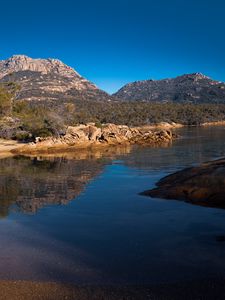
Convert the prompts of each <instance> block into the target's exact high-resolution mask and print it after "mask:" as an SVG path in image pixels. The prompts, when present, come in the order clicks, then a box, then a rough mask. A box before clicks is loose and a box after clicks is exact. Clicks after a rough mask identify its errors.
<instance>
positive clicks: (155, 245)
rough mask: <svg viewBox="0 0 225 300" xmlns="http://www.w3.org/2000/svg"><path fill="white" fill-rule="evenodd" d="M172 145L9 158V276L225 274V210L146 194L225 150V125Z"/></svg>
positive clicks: (4, 174)
mask: <svg viewBox="0 0 225 300" xmlns="http://www.w3.org/2000/svg"><path fill="white" fill-rule="evenodd" d="M179 133H180V134H181V135H182V137H183V138H182V139H179V140H177V141H176V142H174V144H173V146H172V147H168V148H140V147H137V148H133V149H130V148H118V149H117V148H113V149H111V150H105V152H104V153H101V152H98V153H96V152H95V153H90V152H89V153H78V154H74V155H72V154H70V155H67V156H62V157H58V158H54V157H51V158H41V157H38V158H33V159H30V158H22V157H20V158H18V157H17V158H9V159H4V160H0V266H1V268H0V279H13V280H17V279H21V280H22V279H27V280H28V279H29V280H48V281H54V280H59V281H70V282H75V283H82V284H98V283H105V284H117V283H119V284H138V283H161V282H174V281H181V280H189V279H202V278H209V277H210V278H213V277H218V276H225V243H223V242H218V236H224V235H225V210H220V209H212V208H204V207H198V206H193V205H190V204H187V203H183V202H179V201H175V200H174V201H173V200H162V199H151V198H149V197H144V196H140V195H139V193H140V192H142V191H144V190H146V189H149V188H151V187H154V185H155V183H156V182H157V181H158V180H159V179H160V178H161V177H163V176H165V175H167V174H169V173H171V172H174V171H176V170H179V169H182V168H184V167H186V166H190V165H193V164H196V163H200V162H203V161H207V160H211V159H215V158H219V157H221V156H225V127H224V128H221V127H214V128H208V129H196V128H193V129H185V130H184V129H183V130H180V131H179Z"/></svg>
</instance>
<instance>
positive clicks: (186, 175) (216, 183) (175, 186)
mask: <svg viewBox="0 0 225 300" xmlns="http://www.w3.org/2000/svg"><path fill="white" fill-rule="evenodd" d="M224 191H225V159H220V160H216V161H212V162H207V163H204V164H202V165H200V166H198V167H192V168H188V169H185V170H182V171H179V172H177V173H174V174H172V175H169V176H167V177H165V178H163V179H161V180H160V181H159V182H158V183H157V188H155V189H152V190H149V191H146V192H144V193H142V194H143V195H148V196H151V197H154V198H155V197H156V198H164V199H177V200H182V201H186V202H189V203H192V204H196V205H202V206H208V207H217V208H223V209H225V195H224Z"/></svg>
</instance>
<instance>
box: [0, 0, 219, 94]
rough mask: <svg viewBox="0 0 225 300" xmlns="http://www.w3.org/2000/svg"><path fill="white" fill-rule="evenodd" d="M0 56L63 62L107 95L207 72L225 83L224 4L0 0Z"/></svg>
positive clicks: (206, 0) (209, 0)
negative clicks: (146, 82)
mask: <svg viewBox="0 0 225 300" xmlns="http://www.w3.org/2000/svg"><path fill="white" fill-rule="evenodd" d="M0 7H1V17H0V26H1V34H0V45H1V48H0V59H5V58H7V57H10V56H11V55H13V54H26V55H28V56H31V57H34V58H37V57H41V58H48V57H53V58H59V59H60V60H62V61H64V62H65V63H66V64H68V65H70V66H72V67H73V68H75V69H76V70H77V71H78V72H79V73H80V74H81V75H83V76H84V77H86V78H88V79H89V80H91V81H93V82H94V83H96V84H97V85H98V86H99V87H101V88H102V89H104V90H106V91H108V92H114V91H116V90H117V89H118V88H120V87H121V86H122V85H123V84H125V83H127V82H130V81H135V80H142V79H150V78H152V79H161V78H166V77H173V76H177V75H181V74H184V73H190V72H191V73H193V72H202V73H204V74H206V75H209V76H211V77H213V78H214V79H218V80H222V81H225V17H224V16H225V1H224V0H185V1H184V0H154V1H153V0H136V1H134V0H129V1H128V0H105V1H103V0H84V1H82V0H79V1H75V0H74V1H72V0H54V1H53V0H29V1H28V0H2V1H1V6H0Z"/></svg>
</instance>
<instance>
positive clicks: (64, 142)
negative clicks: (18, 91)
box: [14, 123, 174, 154]
mask: <svg viewBox="0 0 225 300" xmlns="http://www.w3.org/2000/svg"><path fill="white" fill-rule="evenodd" d="M173 137H174V135H173V134H172V132H171V131H170V130H169V129H167V130H152V129H151V130H150V129H148V128H147V127H143V128H131V127H128V126H125V125H115V124H104V125H102V127H101V128H99V127H96V126H95V124H94V123H89V124H87V125H82V124H81V125H78V126H75V127H72V126H69V127H68V128H67V130H66V133H65V135H62V136H60V137H57V138H56V137H48V138H39V137H37V138H36V141H35V142H34V143H29V144H27V145H25V146H22V147H21V148H17V149H15V150H14V152H16V153H20V154H23V153H35V152H54V151H57V150H59V151H62V150H64V151H68V150H71V149H75V148H87V147H98V146H107V145H120V144H140V145H161V144H165V143H170V142H171V141H172V139H173Z"/></svg>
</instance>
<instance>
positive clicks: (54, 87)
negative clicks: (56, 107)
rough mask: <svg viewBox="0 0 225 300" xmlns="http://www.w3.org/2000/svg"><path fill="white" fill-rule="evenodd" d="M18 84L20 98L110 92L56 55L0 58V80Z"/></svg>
mask: <svg viewBox="0 0 225 300" xmlns="http://www.w3.org/2000/svg"><path fill="white" fill-rule="evenodd" d="M6 82H8V83H9V82H10V83H11V82H14V83H17V85H18V86H19V89H18V92H17V95H16V99H20V100H29V101H31V100H34V101H35V100H37V101H40V100H61V101H62V100H71V99H79V100H82V99H84V100H86V99H87V100H89V99H90V100H91V99H95V100H106V99H108V98H110V96H109V95H108V94H107V93H105V92H104V91H102V90H100V89H98V88H97V87H96V86H95V85H94V84H93V83H91V82H90V81H88V80H87V79H85V78H83V77H82V76H81V75H79V74H78V73H77V72H76V71H75V70H74V69H72V68H71V67H69V66H67V65H65V64H64V63H62V62H61V61H60V60H57V59H32V58H30V57H28V56H25V55H14V56H12V57H10V58H9V59H6V60H2V61H0V83H6Z"/></svg>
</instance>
